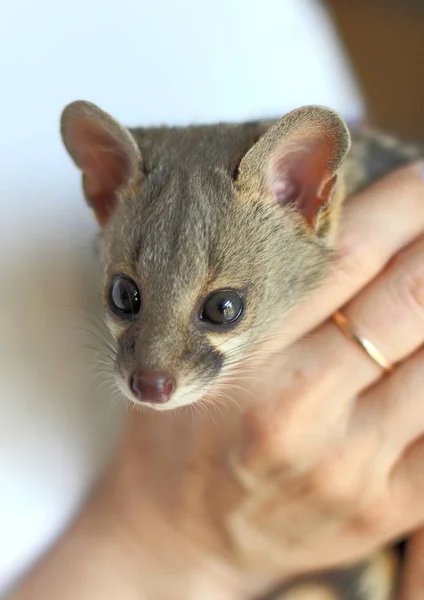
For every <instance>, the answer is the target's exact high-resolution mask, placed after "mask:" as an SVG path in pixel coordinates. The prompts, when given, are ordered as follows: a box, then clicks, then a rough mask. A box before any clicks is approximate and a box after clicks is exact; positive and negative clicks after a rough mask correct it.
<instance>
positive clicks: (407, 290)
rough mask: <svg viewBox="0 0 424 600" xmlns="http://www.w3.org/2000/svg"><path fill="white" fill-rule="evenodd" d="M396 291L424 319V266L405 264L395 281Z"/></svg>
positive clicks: (402, 300) (403, 301)
mask: <svg viewBox="0 0 424 600" xmlns="http://www.w3.org/2000/svg"><path fill="white" fill-rule="evenodd" d="M393 288H394V293H395V294H397V295H398V297H399V296H400V300H401V302H402V304H406V306H408V307H411V308H412V309H413V310H414V311H415V312H416V313H418V316H419V317H420V318H421V319H422V320H423V321H424V266H418V268H416V267H415V268H414V267H413V266H410V267H409V266H408V265H404V266H403V267H402V268H400V269H399V272H398V274H397V277H396V278H395V279H394V281H393Z"/></svg>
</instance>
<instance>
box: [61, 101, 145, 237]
mask: <svg viewBox="0 0 424 600" xmlns="http://www.w3.org/2000/svg"><path fill="white" fill-rule="evenodd" d="M60 130H61V135H62V140H63V143H64V144H65V147H66V149H67V150H68V152H69V154H70V156H71V157H72V159H73V161H74V162H75V164H76V165H77V167H78V168H79V169H80V170H81V171H82V185H83V189H84V194H85V197H86V199H87V202H88V203H89V205H90V206H91V207H92V208H93V210H94V212H95V215H96V218H97V220H98V222H99V223H100V225H101V226H104V225H106V223H107V222H108V220H109V218H110V217H111V215H112V214H113V212H114V210H115V208H116V204H117V199H118V197H117V192H118V190H119V189H120V188H121V187H122V186H125V185H128V184H131V183H135V182H136V181H137V179H138V178H140V177H141V172H142V171H141V156H140V152H139V149H138V147H137V144H136V143H135V141H134V138H133V137H132V136H131V134H130V132H129V131H128V129H126V128H125V127H123V126H122V125H120V124H119V123H118V122H117V121H116V120H115V119H113V118H112V117H111V116H110V115H108V114H107V113H105V112H104V111H102V110H100V108H98V107H97V106H95V105H94V104H91V103H90V102H83V101H77V102H72V103H71V104H68V106H66V108H65V109H64V110H63V112H62V116H61V121H60Z"/></svg>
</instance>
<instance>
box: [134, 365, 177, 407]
mask: <svg viewBox="0 0 424 600" xmlns="http://www.w3.org/2000/svg"><path fill="white" fill-rule="evenodd" d="M175 386H176V383H175V379H174V377H172V375H170V374H169V373H166V372H164V371H145V370H144V369H138V370H136V371H134V373H133V374H132V375H131V377H130V389H131V392H132V393H133V395H134V396H135V398H137V400H141V401H143V402H150V403H151V404H164V403H165V402H168V400H169V397H170V396H171V394H172V392H173V391H174V389H175Z"/></svg>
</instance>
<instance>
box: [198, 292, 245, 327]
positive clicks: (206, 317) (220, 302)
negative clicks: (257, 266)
mask: <svg viewBox="0 0 424 600" xmlns="http://www.w3.org/2000/svg"><path fill="white" fill-rule="evenodd" d="M242 312H243V299H242V296H241V295H240V294H239V293H238V292H235V291H233V290H220V291H219V292H213V293H212V294H210V296H208V297H207V298H206V300H205V303H204V304H203V307H202V312H201V313H200V319H201V320H202V321H206V322H207V323H211V324H212V325H230V324H231V323H234V322H235V321H237V319H239V318H240V316H241V314H242Z"/></svg>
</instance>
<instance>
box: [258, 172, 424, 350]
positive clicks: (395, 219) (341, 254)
mask: <svg viewBox="0 0 424 600" xmlns="http://www.w3.org/2000/svg"><path fill="white" fill-rule="evenodd" d="M423 174H424V163H421V162H420V163H413V164H411V165H408V166H407V167H402V168H401V169H398V170H396V171H393V172H392V173H390V174H389V175H387V176H385V177H384V178H382V179H381V180H379V181H378V182H376V183H374V184H372V185H371V186H369V187H368V188H367V189H366V190H365V191H363V192H361V193H360V194H358V195H356V196H355V197H352V198H351V199H349V200H348V201H347V202H346V204H345V206H344V208H343V212H342V222H341V227H340V231H339V233H338V244H337V259H336V260H335V263H334V265H333V267H332V269H331V273H330V275H329V277H328V278H327V280H326V281H325V282H324V284H323V285H322V286H320V288H319V289H318V290H316V291H315V292H314V293H313V294H311V295H310V296H309V297H308V298H307V299H305V301H303V302H301V303H300V304H299V305H298V306H297V307H296V308H294V309H293V311H291V313H290V318H288V319H284V320H283V322H282V325H281V327H284V340H282V339H280V340H278V341H275V342H274V343H273V342H272V341H270V342H269V345H270V346H272V345H274V344H277V345H278V346H281V344H282V343H283V344H284V347H287V346H289V345H290V344H291V343H293V341H295V340H297V339H299V338H301V337H302V336H303V335H304V334H305V333H306V332H308V331H311V330H312V329H313V328H315V327H316V326H318V325H319V324H320V323H321V322H322V321H324V320H325V319H326V318H328V317H329V316H330V315H331V314H332V313H333V312H334V311H335V310H336V309H337V308H338V307H339V306H341V305H343V304H345V303H346V302H347V301H348V300H349V299H350V298H352V297H353V296H354V295H355V294H356V293H357V292H358V291H359V290H360V289H361V288H363V287H364V286H365V285H366V284H367V283H368V282H370V281H371V280H372V279H373V278H374V277H375V276H376V275H377V273H379V272H380V270H381V269H382V268H383V267H384V265H385V264H386V263H387V262H388V261H389V260H390V259H391V258H392V257H393V256H394V255H395V254H396V253H397V252H399V250H401V248H403V247H405V246H407V245H408V244H410V243H411V242H412V241H413V240H415V239H416V238H417V237H418V236H419V235H420V234H421V233H423V232H424V181H423Z"/></svg>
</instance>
